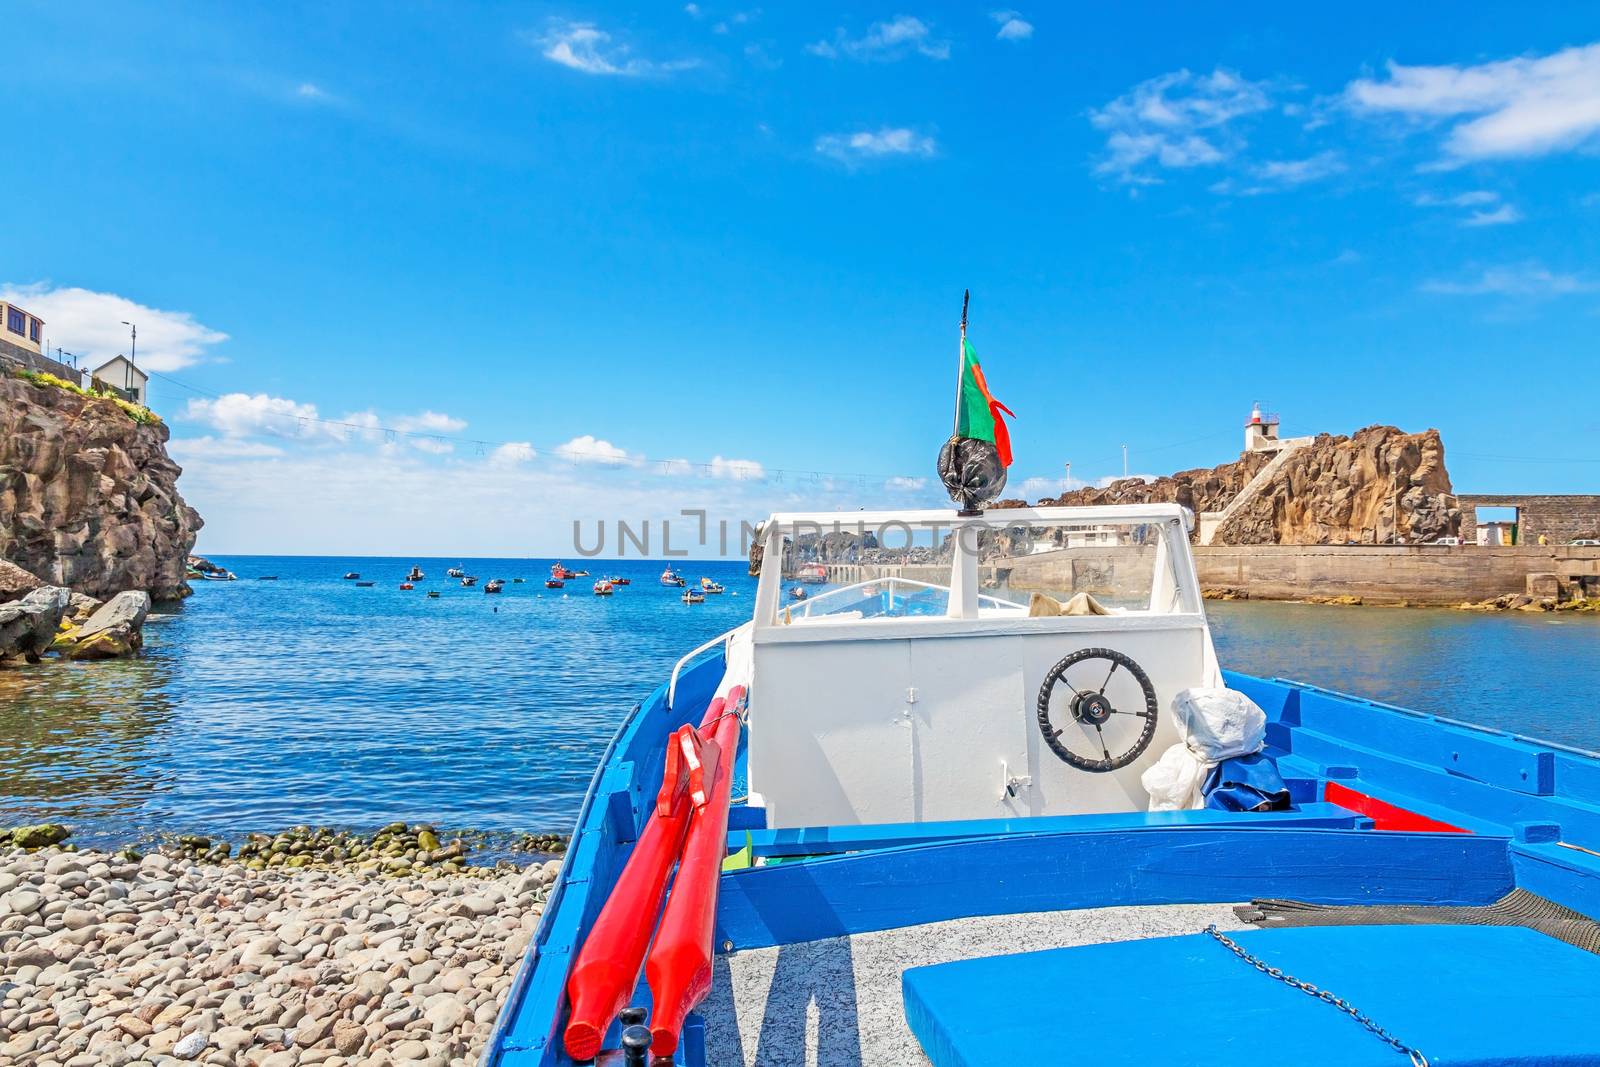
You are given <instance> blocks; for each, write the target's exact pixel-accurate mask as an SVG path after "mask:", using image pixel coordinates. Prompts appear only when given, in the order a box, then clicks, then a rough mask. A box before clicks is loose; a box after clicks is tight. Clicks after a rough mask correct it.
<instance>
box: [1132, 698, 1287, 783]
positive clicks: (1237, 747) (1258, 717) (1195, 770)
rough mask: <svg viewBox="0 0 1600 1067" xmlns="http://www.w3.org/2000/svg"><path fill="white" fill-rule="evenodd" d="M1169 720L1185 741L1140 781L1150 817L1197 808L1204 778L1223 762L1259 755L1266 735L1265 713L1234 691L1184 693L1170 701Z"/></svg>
mask: <svg viewBox="0 0 1600 1067" xmlns="http://www.w3.org/2000/svg"><path fill="white" fill-rule="evenodd" d="M1172 718H1173V720H1174V722H1175V723H1176V724H1177V727H1178V736H1180V737H1181V738H1183V740H1182V741H1181V742H1180V743H1178V744H1176V745H1173V746H1172V747H1171V748H1169V749H1167V750H1166V751H1165V752H1163V753H1162V754H1161V758H1160V759H1159V760H1157V761H1156V762H1155V764H1154V766H1152V767H1151V768H1150V769H1149V770H1147V771H1145V772H1144V774H1143V775H1142V776H1141V777H1140V779H1139V782H1140V784H1142V785H1143V786H1144V789H1145V792H1147V793H1149V794H1150V810H1151V811H1179V810H1182V809H1185V808H1198V807H1200V806H1201V804H1202V803H1203V798H1202V797H1201V796H1200V787H1201V786H1202V785H1203V784H1204V783H1205V779H1206V774H1207V772H1209V771H1210V770H1211V768H1212V767H1215V766H1216V765H1217V764H1218V763H1221V762H1222V761H1223V760H1225V759H1232V758H1233V757H1234V756H1247V755H1249V754H1251V753H1252V752H1260V751H1261V746H1262V744H1263V743H1264V738H1265V736H1266V731H1267V715H1266V712H1264V711H1262V710H1261V708H1260V707H1258V706H1257V705H1256V702H1255V701H1253V700H1251V699H1250V698H1249V697H1247V696H1245V695H1244V694H1243V693H1240V692H1238V691H1237V690H1233V689H1210V688H1205V689H1199V688H1197V689H1185V690H1182V691H1181V692H1179V693H1178V695H1177V696H1175V697H1173V698H1172Z"/></svg>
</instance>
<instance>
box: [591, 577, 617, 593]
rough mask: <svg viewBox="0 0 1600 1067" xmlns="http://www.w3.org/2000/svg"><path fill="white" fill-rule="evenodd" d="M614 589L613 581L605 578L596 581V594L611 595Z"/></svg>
mask: <svg viewBox="0 0 1600 1067" xmlns="http://www.w3.org/2000/svg"><path fill="white" fill-rule="evenodd" d="M612 591H613V590H612V585H611V582H610V581H609V580H607V579H605V578H602V579H600V580H599V581H598V582H595V583H594V595H595V596H610V595H611V593H612Z"/></svg>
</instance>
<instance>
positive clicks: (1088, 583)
mask: <svg viewBox="0 0 1600 1067" xmlns="http://www.w3.org/2000/svg"><path fill="white" fill-rule="evenodd" d="M1003 515H1004V513H1003V512H993V511H991V512H989V513H988V514H987V515H986V516H985V517H984V518H983V519H982V520H981V521H976V522H969V523H963V524H961V525H959V526H957V525H955V524H954V522H953V521H952V520H951V519H948V518H947V519H943V520H940V521H922V522H906V521H899V520H894V521H891V522H887V523H882V524H878V525H876V526H872V525H867V524H865V523H858V524H848V525H846V524H842V523H834V524H827V525H821V524H815V523H799V522H797V523H795V524H794V526H793V528H792V530H786V531H785V532H786V536H785V538H784V545H783V591H782V595H781V596H780V598H779V601H778V604H777V610H778V615H779V618H778V619H777V620H776V621H778V622H780V623H783V622H791V623H792V622H794V621H797V620H824V619H825V620H828V621H843V620H845V619H848V618H876V619H881V618H905V617H915V616H939V615H944V614H945V613H946V610H947V607H948V604H949V588H950V575H951V568H952V565H953V564H954V560H955V540H954V539H955V538H956V537H960V538H962V545H963V546H964V547H966V548H967V549H969V550H971V551H973V552H974V553H975V554H976V556H977V558H978V584H979V590H980V592H979V597H978V610H979V614H980V616H983V617H995V616H1026V615H1067V614H1074V615H1076V614H1132V613H1168V612H1176V611H1181V610H1183V609H1182V607H1181V598H1180V597H1179V595H1178V582H1177V576H1176V575H1175V574H1174V572H1173V562H1172V558H1171V554H1170V553H1169V552H1167V551H1165V550H1164V547H1163V545H1162V537H1163V532H1162V524H1161V523H1160V522H1158V521H1153V520H1143V521H1106V522H1070V521H1055V522H1049V523H1040V522H1029V523H1024V522H1013V523H1009V524H1007V523H1006V522H1005V521H1004V518H1003ZM1178 536H1181V535H1178Z"/></svg>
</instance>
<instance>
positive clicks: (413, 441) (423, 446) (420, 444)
mask: <svg viewBox="0 0 1600 1067" xmlns="http://www.w3.org/2000/svg"><path fill="white" fill-rule="evenodd" d="M406 443H407V444H409V445H410V446H411V447H412V448H414V449H416V450H417V451H418V452H426V453H428V454H429V455H433V456H447V455H449V454H450V453H451V452H454V451H455V450H456V446H455V445H454V444H452V443H451V442H449V441H441V440H439V439H438V438H437V437H408V438H406Z"/></svg>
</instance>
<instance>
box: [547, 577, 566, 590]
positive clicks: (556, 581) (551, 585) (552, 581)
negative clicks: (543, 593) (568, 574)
mask: <svg viewBox="0 0 1600 1067" xmlns="http://www.w3.org/2000/svg"><path fill="white" fill-rule="evenodd" d="M566 584H567V583H566V582H564V581H562V580H561V579H560V578H546V579H545V580H544V587H545V588H546V589H560V588H561V587H563V586H564V585H566Z"/></svg>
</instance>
